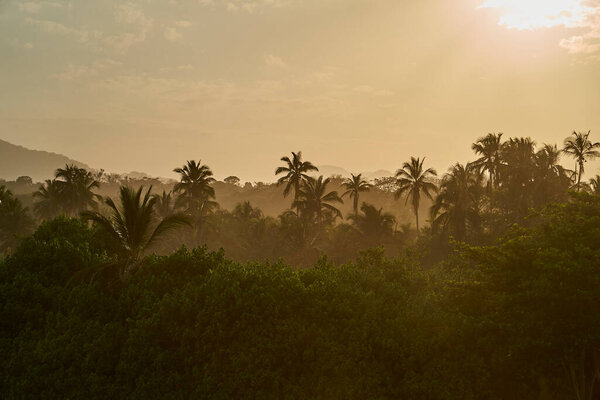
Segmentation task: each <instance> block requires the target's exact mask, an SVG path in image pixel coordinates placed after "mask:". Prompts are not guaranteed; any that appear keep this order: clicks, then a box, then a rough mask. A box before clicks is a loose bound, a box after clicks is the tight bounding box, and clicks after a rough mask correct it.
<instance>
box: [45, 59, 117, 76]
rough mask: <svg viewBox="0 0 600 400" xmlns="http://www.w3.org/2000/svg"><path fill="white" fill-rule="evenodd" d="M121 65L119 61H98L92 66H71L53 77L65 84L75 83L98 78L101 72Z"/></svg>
mask: <svg viewBox="0 0 600 400" xmlns="http://www.w3.org/2000/svg"><path fill="white" fill-rule="evenodd" d="M121 65H122V64H121V63H120V62H119V61H115V60H112V59H110V58H107V59H102V60H96V61H94V62H93V63H92V64H90V65H74V64H69V65H68V66H67V68H66V69H65V70H64V71H63V72H61V73H58V74H53V75H51V77H52V78H54V79H57V80H59V81H63V82H69V81H75V80H78V79H82V78H90V77H97V76H98V75H100V73H101V72H103V71H105V70H108V69H111V68H115V67H119V66H121Z"/></svg>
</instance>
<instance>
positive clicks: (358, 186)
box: [342, 174, 371, 214]
mask: <svg viewBox="0 0 600 400" xmlns="http://www.w3.org/2000/svg"><path fill="white" fill-rule="evenodd" d="M344 186H345V187H346V191H345V192H344V193H343V194H342V199H343V198H344V197H345V196H346V195H348V196H350V198H351V199H353V205H352V208H353V210H354V214H358V200H359V197H360V192H368V191H369V190H371V185H370V184H369V183H368V182H367V181H366V180H364V179H363V178H362V174H358V175H354V174H351V178H348V179H346V180H345V181H344Z"/></svg>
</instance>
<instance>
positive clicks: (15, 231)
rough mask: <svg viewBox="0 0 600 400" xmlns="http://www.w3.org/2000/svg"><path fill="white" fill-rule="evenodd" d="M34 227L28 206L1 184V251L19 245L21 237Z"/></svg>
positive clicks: (9, 251) (9, 249)
mask: <svg viewBox="0 0 600 400" xmlns="http://www.w3.org/2000/svg"><path fill="white" fill-rule="evenodd" d="M32 229H33V220H32V219H31V217H30V216H29V212H28V210H27V208H25V207H23V204H21V202H20V201H19V199H17V198H15V197H14V196H13V194H12V192H11V191H10V190H8V189H6V187H4V186H0V253H3V252H8V253H9V254H10V253H11V251H12V250H13V249H14V248H15V247H16V246H17V244H18V243H19V240H20V238H21V237H23V236H26V235H27V234H29V233H30V232H31V230H32Z"/></svg>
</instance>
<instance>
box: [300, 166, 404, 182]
mask: <svg viewBox="0 0 600 400" xmlns="http://www.w3.org/2000/svg"><path fill="white" fill-rule="evenodd" d="M317 168H319V172H311V175H314V176H319V175H323V176H325V177H330V176H333V175H341V176H342V178H348V177H350V171H348V170H346V169H344V168H342V167H336V166H335V165H319V166H317ZM354 173H356V172H354ZM361 173H362V174H363V177H364V178H365V179H367V180H369V181H371V180H374V179H379V178H383V177H386V176H392V175H394V173H393V172H390V171H388V170H385V169H380V170H377V171H373V172H361Z"/></svg>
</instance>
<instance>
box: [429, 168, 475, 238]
mask: <svg viewBox="0 0 600 400" xmlns="http://www.w3.org/2000/svg"><path fill="white" fill-rule="evenodd" d="M482 179H483V178H482V174H481V172H480V170H479V166H476V165H473V164H467V165H466V166H465V165H461V164H458V163H457V164H455V165H454V166H453V167H451V168H450V170H449V171H448V173H447V174H446V175H444V178H443V179H442V182H441V184H440V190H439V193H438V195H437V196H436V198H435V201H434V202H433V205H432V206H431V219H432V225H433V227H434V229H438V228H442V229H443V230H444V231H449V232H451V233H453V234H454V235H456V237H457V238H458V239H461V240H462V239H464V238H465V236H466V234H467V229H468V228H469V227H471V228H473V229H474V230H478V229H479V222H480V221H479V220H480V218H479V202H480V196H481V192H482V190H483V189H482V184H481V182H482Z"/></svg>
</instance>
